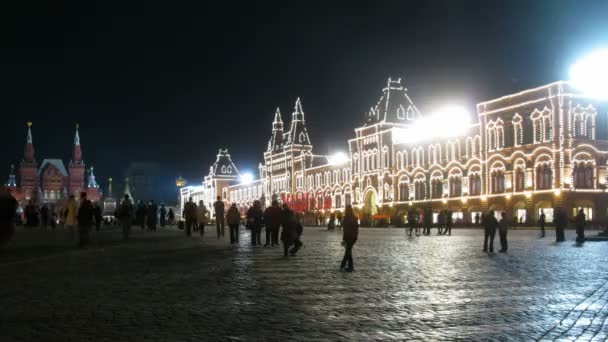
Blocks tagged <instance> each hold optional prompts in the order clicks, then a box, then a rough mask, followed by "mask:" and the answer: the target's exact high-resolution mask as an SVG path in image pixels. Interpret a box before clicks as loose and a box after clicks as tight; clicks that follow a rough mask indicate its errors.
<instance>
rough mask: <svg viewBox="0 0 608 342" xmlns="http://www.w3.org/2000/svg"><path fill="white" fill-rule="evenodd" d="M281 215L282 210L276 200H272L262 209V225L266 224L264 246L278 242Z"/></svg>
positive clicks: (274, 244)
mask: <svg viewBox="0 0 608 342" xmlns="http://www.w3.org/2000/svg"><path fill="white" fill-rule="evenodd" d="M282 217H283V211H282V210H281V208H280V207H279V202H278V201H277V200H274V201H272V205H271V206H270V207H268V208H266V210H264V225H265V226H266V244H265V245H264V247H268V246H269V245H270V246H272V247H274V246H276V245H278V244H279V227H280V226H281V219H282Z"/></svg>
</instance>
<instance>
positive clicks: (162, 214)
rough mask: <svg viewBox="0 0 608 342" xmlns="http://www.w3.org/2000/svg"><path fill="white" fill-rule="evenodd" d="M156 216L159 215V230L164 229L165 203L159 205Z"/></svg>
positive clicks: (165, 219)
mask: <svg viewBox="0 0 608 342" xmlns="http://www.w3.org/2000/svg"><path fill="white" fill-rule="evenodd" d="M158 214H159V215H160V226H161V228H165V226H166V225H167V208H165V203H161V204H160V209H159V210H158Z"/></svg>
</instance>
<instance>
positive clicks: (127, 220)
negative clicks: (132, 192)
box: [118, 195, 134, 241]
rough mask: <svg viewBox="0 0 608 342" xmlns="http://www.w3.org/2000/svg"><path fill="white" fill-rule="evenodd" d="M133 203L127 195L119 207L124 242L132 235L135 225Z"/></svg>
mask: <svg viewBox="0 0 608 342" xmlns="http://www.w3.org/2000/svg"><path fill="white" fill-rule="evenodd" d="M133 214H134V212H133V203H132V202H131V198H129V195H125V197H124V199H123V200H122V203H120V207H118V220H119V221H120V227H121V228H122V238H123V240H125V241H126V240H128V239H129V235H130V233H131V224H132V223H133Z"/></svg>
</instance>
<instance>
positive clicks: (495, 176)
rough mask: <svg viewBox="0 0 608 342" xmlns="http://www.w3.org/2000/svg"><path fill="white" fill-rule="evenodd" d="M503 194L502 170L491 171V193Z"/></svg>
mask: <svg viewBox="0 0 608 342" xmlns="http://www.w3.org/2000/svg"><path fill="white" fill-rule="evenodd" d="M503 192H505V172H504V171H503V170H494V171H492V193H494V194H501V193H503Z"/></svg>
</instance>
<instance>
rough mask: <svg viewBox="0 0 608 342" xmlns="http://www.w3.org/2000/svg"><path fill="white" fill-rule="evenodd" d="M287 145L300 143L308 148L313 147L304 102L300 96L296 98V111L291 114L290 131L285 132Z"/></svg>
mask: <svg viewBox="0 0 608 342" xmlns="http://www.w3.org/2000/svg"><path fill="white" fill-rule="evenodd" d="M284 140H285V147H288V146H292V145H299V146H302V147H305V148H306V149H312V145H311V144H310V138H309V137H308V130H307V129H306V122H305V120H304V111H303V110H302V102H301V101H300V98H299V97H298V99H297V100H296V104H295V106H294V111H293V113H292V114H291V125H290V127H289V132H287V133H285V134H284Z"/></svg>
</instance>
